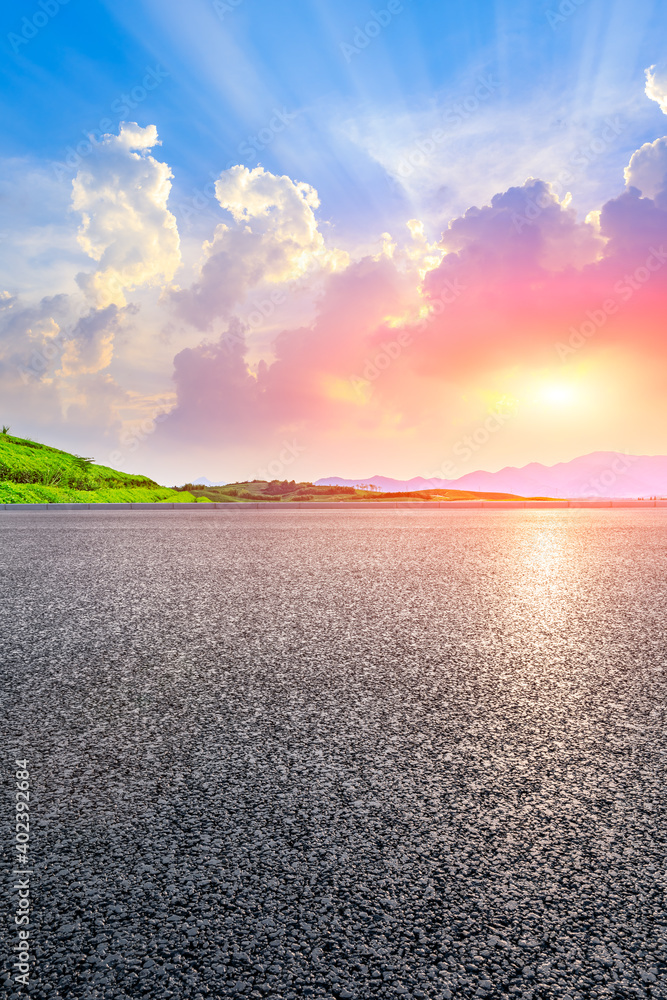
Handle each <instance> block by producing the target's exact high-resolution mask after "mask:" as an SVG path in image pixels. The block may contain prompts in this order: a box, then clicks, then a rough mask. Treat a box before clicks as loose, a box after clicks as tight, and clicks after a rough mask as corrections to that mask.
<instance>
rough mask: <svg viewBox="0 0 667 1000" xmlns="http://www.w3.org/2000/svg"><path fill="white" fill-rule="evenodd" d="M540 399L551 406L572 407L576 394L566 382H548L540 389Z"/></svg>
mask: <svg viewBox="0 0 667 1000" xmlns="http://www.w3.org/2000/svg"><path fill="white" fill-rule="evenodd" d="M539 399H540V400H541V402H543V403H548V404H549V405H550V406H558V407H562V406H570V405H571V404H572V403H574V402H575V399H576V393H575V391H574V387H573V386H571V385H568V384H567V383H566V382H547V383H546V385H543V386H542V387H541V388H540V391H539Z"/></svg>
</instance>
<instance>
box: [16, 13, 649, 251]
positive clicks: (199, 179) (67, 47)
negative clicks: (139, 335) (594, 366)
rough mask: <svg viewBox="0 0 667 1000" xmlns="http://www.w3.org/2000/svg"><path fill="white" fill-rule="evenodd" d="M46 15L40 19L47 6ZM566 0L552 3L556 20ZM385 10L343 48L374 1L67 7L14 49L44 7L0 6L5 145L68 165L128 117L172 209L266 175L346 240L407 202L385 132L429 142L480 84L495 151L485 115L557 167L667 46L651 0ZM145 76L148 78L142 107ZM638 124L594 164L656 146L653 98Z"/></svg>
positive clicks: (505, 140) (637, 85) (622, 103)
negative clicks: (538, 138) (237, 170)
mask: <svg viewBox="0 0 667 1000" xmlns="http://www.w3.org/2000/svg"><path fill="white" fill-rule="evenodd" d="M45 3H47V12H50V11H51V10H52V9H55V5H56V3H57V0H48V2H47V0H45ZM568 4H569V0H565V4H563V3H561V7H562V8H563V9H564V10H565V11H566V12H567V11H568V10H569V7H568ZM397 6H398V7H400V10H399V11H397V12H395V13H393V15H391V16H389V17H388V16H387V15H386V14H385V16H384V18H382V19H384V20H388V23H387V24H386V26H385V27H382V29H381V31H380V32H379V34H378V36H377V37H371V38H370V39H368V44H366V46H365V47H364V48H358V51H355V52H353V53H351V52H350V50H349V49H345V48H344V46H345V45H354V42H355V37H356V39H357V42H359V39H360V36H359V34H358V29H361V31H362V32H364V28H365V26H366V25H367V24H368V23H369V22H372V21H373V15H372V11H373V10H376V11H377V12H383V11H386V5H385V6H382V5H381V4H380V3H379V4H376V5H375V8H373V6H372V5H369V4H367V3H364V2H360V0H337V2H332V0H319V2H306V0H289V2H276V0H241V2H240V3H235V0H232V3H229V2H225V0H218V3H217V4H215V3H213V2H209V0H189V2H188V3H187V4H186V5H184V4H182V3H180V2H178V0H159V2H157V0H156V2H153V0H143V2H141V0H140V2H136V0H114V2H109V3H102V2H99V0H85V2H84V0H69V2H68V3H66V4H64V5H62V6H60V7H59V9H58V12H57V13H56V14H55V15H54V16H52V17H50V18H49V20H48V23H47V24H46V25H45V26H44V27H40V28H39V29H38V30H37V31H36V33H35V37H34V38H31V39H30V40H28V41H27V42H26V43H25V44H24V43H23V37H22V35H23V33H25V27H24V22H23V17H27V18H28V19H29V20H32V18H33V17H34V15H35V14H36V13H39V12H40V7H39V4H38V3H37V2H35V3H32V2H21V3H19V4H14V5H6V6H5V7H4V8H3V11H2V22H3V25H2V40H3V47H4V50H5V59H4V60H3V62H4V67H3V74H2V118H3V122H4V127H3V145H4V151H5V153H6V154H9V155H11V156H19V157H21V156H26V155H27V156H30V157H34V158H37V159H40V160H43V161H53V160H55V161H63V160H65V158H66V151H67V149H68V148H69V147H75V146H76V145H77V143H79V142H81V141H85V133H86V132H89V131H95V130H98V131H99V129H100V123H103V122H105V120H106V121H107V122H108V121H109V120H110V121H112V123H113V129H114V130H116V129H117V125H118V122H119V120H121V119H122V118H123V117H126V118H130V119H131V120H136V121H137V122H138V123H139V124H140V125H147V124H149V123H150V124H155V125H156V126H157V129H158V134H159V136H160V139H161V142H162V153H163V155H164V158H165V159H166V160H167V162H169V164H170V165H171V167H172V170H173V171H174V174H175V192H174V200H175V201H176V200H177V199H178V198H181V199H182V200H184V201H185V203H186V204H187V203H189V202H190V200H191V199H192V198H193V197H196V194H195V189H196V188H197V187H199V188H201V187H202V186H203V185H204V184H205V183H206V182H207V181H208V180H209V179H210V174H211V172H213V173H215V174H216V175H217V174H218V173H219V171H220V170H221V169H223V168H224V167H225V166H227V165H229V164H231V163H233V162H244V163H245V164H246V165H247V166H255V165H257V163H261V165H262V166H264V167H265V168H266V169H268V170H271V171H273V172H285V173H287V174H289V175H290V176H292V177H300V178H301V179H303V180H306V181H308V183H310V184H312V185H314V186H315V187H316V188H317V190H318V191H319V193H320V197H321V199H322V203H323V215H324V217H325V218H327V219H328V220H330V221H331V222H332V223H333V224H334V225H336V226H339V227H341V228H342V229H343V230H344V231H350V230H354V229H355V228H357V229H358V230H359V231H361V230H362V229H364V228H366V227H368V226H370V225H372V226H373V228H376V227H377V225H379V226H380V227H381V228H382V224H383V222H384V223H385V224H386V225H389V223H390V222H391V219H392V217H393V216H394V214H396V213H400V212H401V211H402V208H403V203H404V202H405V200H406V192H405V191H404V190H402V186H401V185H397V184H396V183H394V182H393V179H392V177H391V172H389V173H388V172H387V169H386V162H387V161H386V160H383V154H384V152H385V151H386V153H387V156H390V155H391V154H390V153H389V150H390V149H391V148H392V144H393V143H394V142H395V139H396V137H395V135H394V134H393V129H392V124H393V123H395V122H396V121H405V120H406V119H408V118H412V120H413V121H414V127H413V131H414V134H415V139H416V140H417V141H418V139H419V134H420V127H421V126H420V124H419V123H420V122H422V123H423V128H424V129H425V130H426V133H428V132H429V131H430V121H428V120H427V119H428V118H429V113H433V109H434V107H439V108H442V107H444V106H447V107H449V106H451V105H454V104H455V103H456V101H457V99H458V100H461V99H465V98H466V96H467V95H469V94H470V93H472V92H473V91H474V88H475V87H476V85H477V80H478V78H479V77H480V76H482V77H484V76H485V75H489V74H490V75H491V76H492V77H493V78H494V79H495V80H496V81H497V84H498V86H497V90H495V91H494V93H493V95H492V97H491V98H490V99H489V101H488V102H487V104H486V105H485V106H483V107H482V112H481V114H480V122H481V120H482V119H483V120H484V130H483V131H484V134H485V135H489V133H490V134H491V136H492V137H493V138H494V140H497V138H498V135H495V136H494V135H493V132H494V129H493V122H494V118H495V120H496V122H497V130H498V132H499V133H500V139H501V144H502V148H504V147H505V146H508V145H510V144H511V143H512V141H513V135H512V132H513V130H512V128H508V121H510V120H511V119H512V118H513V117H514V118H516V119H517V122H518V121H519V120H520V121H521V126H522V127H521V128H520V129H519V130H518V131H519V132H520V133H521V134H520V136H519V141H520V142H523V141H524V135H523V128H524V127H525V126H526V124H529V123H530V122H531V120H532V119H533V117H534V118H535V124H536V126H539V128H540V129H543V128H544V127H545V116H546V117H547V118H549V122H548V125H549V129H548V136H547V140H548V141H549V143H551V142H554V143H555V145H556V146H557V147H558V148H559V149H562V150H563V155H565V151H567V152H570V151H571V150H573V149H574V148H576V145H577V142H578V141H579V140H580V135H581V131H582V129H583V130H584V131H586V130H588V131H593V130H594V128H595V126H596V124H597V123H598V122H599V121H602V120H604V117H605V116H606V115H607V114H610V115H611V114H617V113H619V110H623V111H626V109H627V106H628V102H629V101H631V99H632V98H633V97H634V98H639V97H640V95H641V91H642V85H643V73H644V69H645V67H646V66H647V65H650V64H652V63H653V62H655V61H656V59H657V58H658V56H659V55H660V53H661V52H662V51H663V50H664V47H665V42H666V41H667V39H666V31H667V22H666V19H665V17H664V14H663V13H662V8H661V4H660V3H659V2H652V0H639V2H633V3H629V2H627V0H584V2H583V3H581V4H580V5H578V6H575V3H574V0H572V3H571V4H570V7H572V9H573V12H572V13H571V14H569V13H566V15H561V14H559V7H558V4H557V3H556V2H555V0H553V2H551V0H539V2H535V0H524V2H517V0H510V2H493V0H478V2H470V0H462V2H457V0H452V2H447V3H426V2H421V3H419V2H416V0H405V3H403V4H400V5H399V4H395V7H397ZM184 15H185V16H184ZM548 15H550V16H548ZM561 18H562V20H561ZM43 19H44V18H43V17H42V18H41V20H43ZM39 21H40V18H38V23H39ZM31 30H33V29H31V28H28V29H27V33H28V34H29V33H30V32H31ZM372 30H374V29H372ZM11 32H13V33H14V36H15V37H14V44H13V45H12V42H11V38H10V37H8V36H9V35H10V33H11ZM364 34H365V32H364ZM16 36H18V37H19V38H20V39H21V40H20V41H19V42H18V43H17V41H16ZM363 41H364V39H363V37H361V43H362V44H363ZM15 50H16V51H15ZM151 70H154V71H155V72H156V75H157V78H158V79H159V81H160V82H159V83H158V84H157V85H156V86H155V89H154V90H152V91H150V92H146V96H145V98H143V99H141V98H142V94H143V93H144V92H145V91H144V89H143V88H142V81H143V80H144V77H145V76H146V73H147V72H150V71H151ZM165 74H168V75H165ZM133 92H134V95H135V97H139V98H140V99H139V101H136V100H135V101H132V99H131V98H130V101H132V103H133V104H134V105H135V106H134V107H133V108H131V110H129V111H128V113H127V114H121V113H119V108H121V109H122V108H123V106H124V105H125V104H126V102H125V99H124V98H123V95H124V94H125V95H131V94H132V93H133ZM276 109H277V110H279V111H282V112H283V113H287V115H294V116H295V117H294V118H293V119H291V120H290V123H289V126H288V127H287V128H285V129H284V130H283V131H282V132H280V133H275V134H274V136H273V138H272V139H271V140H270V141H269V142H267V143H262V142H261V140H258V139H256V142H257V144H258V145H262V146H264V148H262V149H259V150H257V153H256V155H255V156H252V155H249V152H250V146H249V145H248V140H249V139H250V140H252V138H253V137H257V136H258V134H260V133H262V130H264V132H263V135H264V137H265V138H266V136H267V131H266V130H267V128H268V127H270V122H271V120H272V119H273V117H274V113H275V110H276ZM635 112H636V113H635V115H634V116H633V118H634V120H633V121H632V123H631V125H630V126H629V127H628V128H627V129H626V131H625V133H624V134H623V135H622V136H621V140H620V141H619V142H618V144H617V145H616V147H615V148H614V149H613V150H610V151H609V155H608V157H605V160H608V168H609V170H608V173H609V175H610V176H611V175H613V172H614V171H616V172H617V171H618V166H619V165H621V164H624V163H625V162H627V156H626V153H627V151H628V150H632V149H634V148H636V147H637V145H639V144H640V142H641V141H643V140H645V139H647V138H652V137H653V132H654V128H655V122H656V121H657V119H658V118H659V117H660V112H659V111H658V110H657V108H656V107H655V106H654V105H653V106H651V105H649V104H648V103H646V104H645V106H642V107H641V111H638V110H637V109H635ZM452 131H454V130H452ZM369 135H370V136H372V137H373V150H372V155H369V149H368V145H367V140H368V137H369ZM458 138H459V137H458V136H457V135H456V134H454V135H452V136H451V139H452V140H453V141H454V142H456V141H457V140H458ZM483 138H484V137H483V136H482V137H481V138H480V142H483ZM385 147H386V150H385ZM471 152H473V153H474V148H473V150H472V151H471ZM604 174H605V171H604V170H603V169H601V170H599V171H598V172H597V175H596V180H595V183H596V185H603V186H604V184H605V176H604ZM505 179H506V178H504V177H503V180H505ZM523 179H524V178H523V177H520V176H517V177H516V178H515V181H516V182H517V183H521V182H522V181H523ZM455 183H456V181H455V179H454V180H453V181H452V183H451V184H450V185H449V186H448V187H449V188H450V190H449V191H448V194H447V197H446V198H445V199H444V201H445V202H446V204H447V205H448V206H449V205H451V208H454V207H460V206H458V203H457V196H456V190H451V188H455ZM597 193H598V192H596V194H597ZM608 193H609V192H608V191H603V195H606V194H608Z"/></svg>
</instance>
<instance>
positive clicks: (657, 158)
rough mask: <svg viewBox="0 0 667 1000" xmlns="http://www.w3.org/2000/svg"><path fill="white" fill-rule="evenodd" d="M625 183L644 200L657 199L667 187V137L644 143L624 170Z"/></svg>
mask: <svg viewBox="0 0 667 1000" xmlns="http://www.w3.org/2000/svg"><path fill="white" fill-rule="evenodd" d="M624 175H625V183H626V184H627V185H628V187H635V188H637V190H638V191H641V193H642V194H643V195H644V196H645V197H646V198H657V197H658V196H659V195H660V194H661V193H662V192H663V191H664V190H665V188H666V187H667V137H665V136H663V137H662V138H661V139H656V140H655V142H645V143H644V145H643V146H641V147H640V148H639V149H638V150H637V151H636V152H634V153H633V154H632V157H631V158H630V163H629V164H628V166H627V167H626V168H625V171H624Z"/></svg>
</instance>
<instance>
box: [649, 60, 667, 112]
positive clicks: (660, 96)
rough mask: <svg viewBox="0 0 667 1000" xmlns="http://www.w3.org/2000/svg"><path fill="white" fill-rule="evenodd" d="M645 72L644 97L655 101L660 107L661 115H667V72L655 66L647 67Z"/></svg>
mask: <svg viewBox="0 0 667 1000" xmlns="http://www.w3.org/2000/svg"><path fill="white" fill-rule="evenodd" d="M645 72H646V87H645V93H646V96H647V97H650V98H651V100H652V101H655V102H656V104H658V105H659V106H660V110H661V111H662V112H663V114H666V115H667V70H665V69H664V68H658V67H656V66H649V68H648V69H647V70H646V71H645Z"/></svg>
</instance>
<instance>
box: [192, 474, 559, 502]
mask: <svg viewBox="0 0 667 1000" xmlns="http://www.w3.org/2000/svg"><path fill="white" fill-rule="evenodd" d="M183 489H185V490H187V491H188V492H189V493H193V494H194V495H195V496H196V497H205V498H206V499H208V500H211V501H214V502H215V503H257V502H258V501H261V502H266V503H293V502H296V501H299V500H320V501H324V500H329V501H331V500H334V501H341V502H343V503H345V502H349V501H350V500H365V501H368V502H369V503H377V501H378V500H380V501H382V500H414V501H419V500H526V499H530V500H544V499H548V498H547V497H520V496H517V495H516V494H514V493H474V492H471V491H468V490H419V491H418V492H416V493H407V492H403V493H380V492H378V491H377V490H364V489H357V488H356V487H354V486H314V485H313V484H312V483H296V482H294V480H291V481H290V482H288V481H287V480H283V481H282V482H281V481H279V480H277V479H274V480H273V481H272V482H270V483H267V482H264V481H263V480H258V479H255V480H253V481H252V482H246V483H230V484H229V485H227V486H197V485H193V484H192V483H187V484H186V485H185V486H184V487H183Z"/></svg>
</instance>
